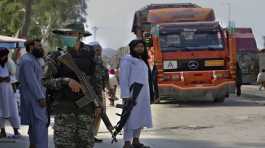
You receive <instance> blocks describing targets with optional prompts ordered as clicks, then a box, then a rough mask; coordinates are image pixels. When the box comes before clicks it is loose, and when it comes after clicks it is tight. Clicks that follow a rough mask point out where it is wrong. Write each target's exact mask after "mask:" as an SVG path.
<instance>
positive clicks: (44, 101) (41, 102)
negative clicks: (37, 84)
mask: <svg viewBox="0 0 265 148" xmlns="http://www.w3.org/2000/svg"><path fill="white" fill-rule="evenodd" d="M39 104H40V106H41V107H42V108H44V107H47V102H46V100H45V99H40V100H39Z"/></svg>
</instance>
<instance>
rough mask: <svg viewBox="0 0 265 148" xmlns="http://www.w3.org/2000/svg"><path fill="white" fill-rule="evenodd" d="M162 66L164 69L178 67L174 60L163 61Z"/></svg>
mask: <svg viewBox="0 0 265 148" xmlns="http://www.w3.org/2000/svg"><path fill="white" fill-rule="evenodd" d="M163 68H164V70H172V69H178V62H177V61H176V60H170V61H164V62H163Z"/></svg>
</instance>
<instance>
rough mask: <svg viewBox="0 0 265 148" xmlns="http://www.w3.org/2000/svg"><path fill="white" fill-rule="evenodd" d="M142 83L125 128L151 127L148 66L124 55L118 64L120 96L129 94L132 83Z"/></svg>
mask: <svg viewBox="0 0 265 148" xmlns="http://www.w3.org/2000/svg"><path fill="white" fill-rule="evenodd" d="M135 82H137V83H141V84H143V88H142V90H141V92H140V94H139V96H138V98H137V100H136V103H137V104H136V105H135V106H134V108H133V110H132V112H131V115H130V117H129V119H128V121H127V123H126V125H125V127H124V128H125V129H139V128H143V127H147V128H151V127H152V116H151V106H150V92H149V91H150V90H149V82H148V68H147V66H146V64H145V62H144V61H143V60H141V59H138V58H134V57H132V56H131V55H126V56H125V57H124V58H122V61H121V66H120V87H121V98H128V97H130V96H131V92H130V86H131V85H132V84H133V83H135Z"/></svg>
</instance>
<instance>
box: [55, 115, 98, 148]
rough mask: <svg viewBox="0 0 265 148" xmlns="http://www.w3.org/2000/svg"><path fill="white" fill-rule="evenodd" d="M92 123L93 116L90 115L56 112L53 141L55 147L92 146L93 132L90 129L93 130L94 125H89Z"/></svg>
mask: <svg viewBox="0 0 265 148" xmlns="http://www.w3.org/2000/svg"><path fill="white" fill-rule="evenodd" d="M73 121H75V122H73ZM93 124H94V118H92V117H91V116H87V115H75V114H58V115H56V116H55V125H54V131H55V132H54V143H56V146H57V148H92V147H93V146H94V133H92V132H91V131H94V126H91V125H93ZM73 137H74V138H73ZM91 137H93V138H91Z"/></svg>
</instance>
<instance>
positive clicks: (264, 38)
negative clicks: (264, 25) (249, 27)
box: [262, 35, 265, 49]
mask: <svg viewBox="0 0 265 148" xmlns="http://www.w3.org/2000/svg"><path fill="white" fill-rule="evenodd" d="M262 38H263V49H265V35H264V36H262Z"/></svg>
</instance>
